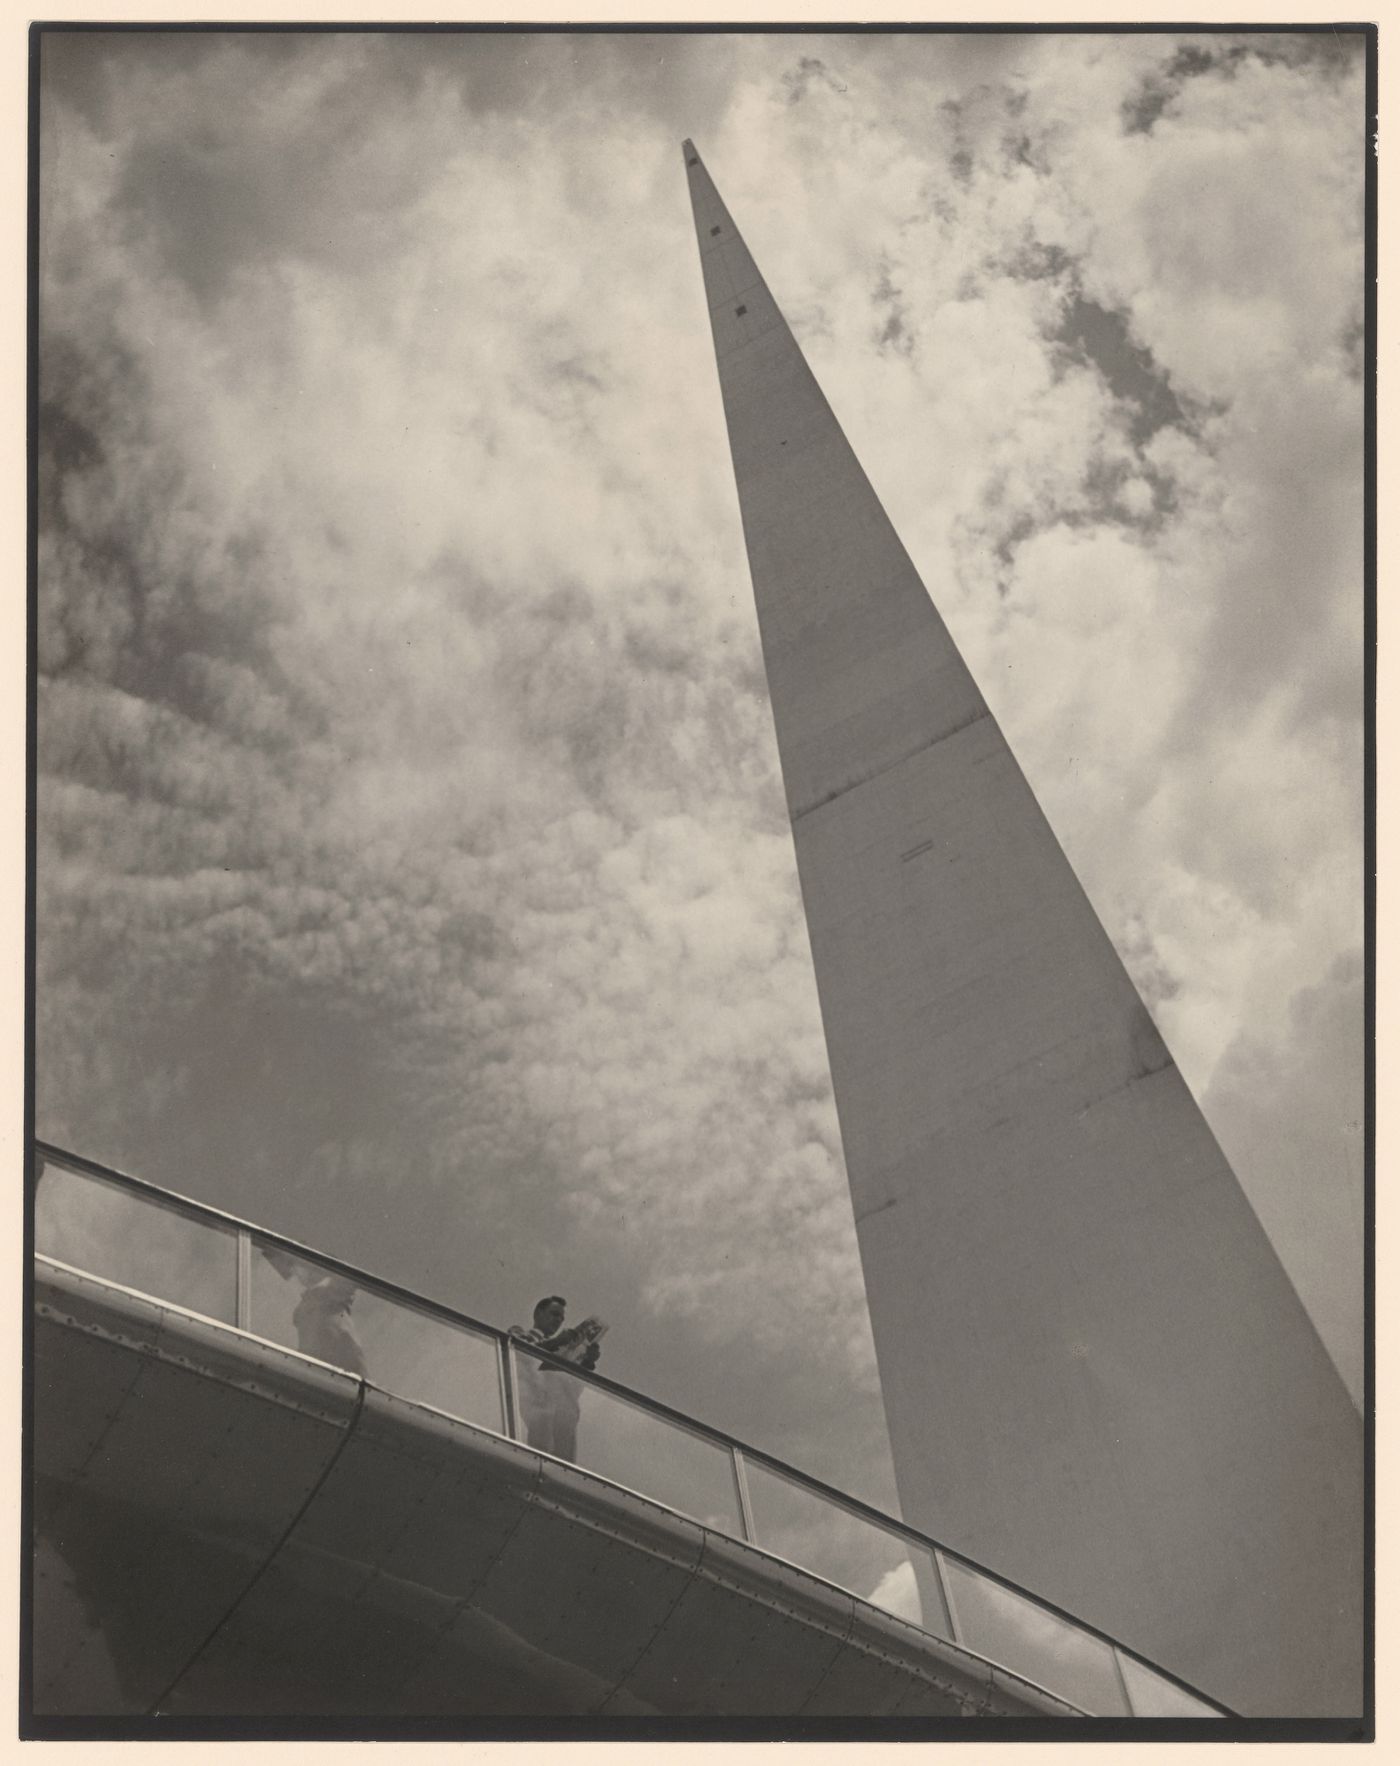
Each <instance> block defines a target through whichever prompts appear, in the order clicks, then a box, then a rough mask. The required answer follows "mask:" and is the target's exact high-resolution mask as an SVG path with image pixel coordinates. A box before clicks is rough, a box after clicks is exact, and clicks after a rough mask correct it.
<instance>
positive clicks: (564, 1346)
mask: <svg viewBox="0 0 1400 1766" xmlns="http://www.w3.org/2000/svg"><path fill="white" fill-rule="evenodd" d="M607 1328H608V1324H607V1320H606V1319H602V1318H585V1319H584V1320H583V1321H582V1322H581V1323H579V1324H576V1325H571V1326H570V1327H569V1329H568V1330H566V1331H560V1332H559V1334H558V1336H556V1337H552V1338H551V1339H550V1340H549V1342H548V1343H547V1344H545V1347H546V1348H547V1349H548V1350H549V1351H550V1353H551V1354H552V1355H557V1356H558V1357H559V1359H560V1360H561V1361H575V1362H578V1361H582V1360H583V1358H584V1356H585V1355H586V1354H587V1353H588V1350H589V1348H590V1347H591V1346H592V1345H593V1344H594V1343H596V1342H597V1341H598V1339H599V1337H601V1336H602V1335H603V1333H604V1332H605V1331H606V1330H607Z"/></svg>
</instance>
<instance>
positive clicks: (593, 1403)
mask: <svg viewBox="0 0 1400 1766" xmlns="http://www.w3.org/2000/svg"><path fill="white" fill-rule="evenodd" d="M511 1353H512V1357H513V1361H514V1371H515V1393H516V1409H517V1412H518V1423H517V1427H518V1432H519V1434H520V1438H521V1439H522V1440H524V1441H526V1442H527V1443H528V1444H529V1445H530V1446H532V1447H538V1448H542V1449H543V1450H544V1452H546V1453H552V1454H553V1455H554V1456H555V1458H556V1459H566V1460H571V1461H572V1462H573V1463H574V1464H575V1465H580V1466H582V1467H584V1469H585V1470H587V1471H590V1472H597V1473H598V1475H599V1476H600V1477H603V1478H610V1479H611V1480H612V1481H613V1482H614V1483H615V1484H625V1485H626V1486H627V1487H628V1488H629V1489H630V1490H635V1491H637V1492H638V1493H639V1494H640V1495H642V1496H649V1497H651V1498H652V1499H653V1501H656V1502H661V1503H664V1504H665V1505H666V1507H667V1508H673V1509H675V1510H676V1511H677V1512H678V1513H679V1514H683V1515H688V1516H689V1517H690V1518H691V1519H692V1520H694V1521H699V1522H700V1523H701V1524H702V1525H703V1526H706V1527H715V1528H718V1529H720V1530H721V1531H723V1532H725V1533H732V1534H734V1535H735V1536H736V1537H738V1538H742V1537H743V1527H742V1524H741V1521H740V1516H739V1498H738V1491H737V1489H736V1486H735V1482H734V1462H733V1459H732V1457H731V1455H730V1452H729V1449H728V1448H727V1447H725V1446H723V1445H721V1444H720V1443H719V1442H717V1441H711V1440H707V1439H706V1438H705V1437H704V1436H703V1435H699V1434H696V1433H694V1432H693V1431H692V1430H690V1429H687V1428H684V1427H683V1426H682V1425H681V1424H680V1423H675V1422H672V1421H671V1420H670V1418H669V1417H664V1416H659V1415H658V1414H657V1413H656V1412H655V1411H652V1410H648V1409H647V1408H646V1407H645V1406H644V1405H642V1404H636V1403H633V1402H632V1401H631V1400H630V1399H626V1398H621V1397H619V1396H618V1395H617V1394H616V1393H614V1392H609V1391H606V1390H605V1389H604V1388H603V1387H602V1386H595V1385H593V1384H591V1383H590V1382H589V1381H587V1380H579V1379H575V1378H574V1377H573V1376H572V1375H571V1374H569V1373H568V1372H567V1371H566V1370H564V1369H563V1368H557V1367H553V1366H549V1367H546V1366H545V1365H543V1364H542V1363H541V1362H540V1360H539V1358H538V1356H533V1355H530V1354H529V1353H528V1352H525V1351H522V1350H521V1348H520V1347H519V1346H518V1345H514V1346H513V1347H512V1352H511Z"/></svg>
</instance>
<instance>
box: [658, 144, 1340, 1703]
mask: <svg viewBox="0 0 1400 1766" xmlns="http://www.w3.org/2000/svg"><path fill="white" fill-rule="evenodd" d="M684 152H685V161H686V170H687V175H688V177H689V181H690V193H691V200H692V204H693V207H694V213H695V224H696V231H697V234H698V237H699V244H700V258H701V264H702V266H703V270H704V279H705V294H706V300H707V302H708V305H709V310H710V322H711V326H712V329H713V333H714V344H715V354H716V357H717V360H718V365H719V379H720V388H721V392H722V394H723V398H724V410H725V417H726V420H727V422H728V426H729V440H730V447H731V450H732V453H733V460H734V473H735V478H736V480H737V483H738V491H739V505H740V509H741V511H742V515H743V522H744V536H745V540H746V543H747V547H748V555H749V565H750V570H751V572H752V576H753V587H754V595H755V598H756V601H757V605H758V618H759V626H760V630H761V633H762V640H763V654H764V660H765V663H766V667H767V674H768V687H769V693H770V696H771V699H772V704H773V716H774V720H775V723H776V726H777V734H778V748H779V753H780V755H781V758H782V768H783V779H784V784H785V787H786V791H787V799H788V808H789V811H790V814H791V818H792V830H793V840H794V842H795V845H796V849H797V862H798V872H799V875H800V878H801V884H802V895H803V902H804V906H805V909H806V916H807V925H808V930H809V933H810V936H811V946H812V956H813V960H814V963H815V967H816V976H817V984H818V992H819V995H820V998H821V1006H822V1016H823V1020H824V1023H825V1029H826V1041H827V1049H828V1053H829V1056H830V1061H831V1072H832V1080H833V1083H834V1087H835V1093H836V1103H837V1109H838V1112H839V1115H840V1121H841V1133H842V1138H843V1141H844V1145H845V1154H846V1164H847V1168H848V1171H849V1176H850V1185H851V1197H852V1202H853V1205H854V1209H855V1216H856V1224H857V1230H858V1234H859V1239H860V1250H861V1259H862V1263H863V1266H864V1272H865V1284H866V1290H867V1294H868V1296H869V1303H870V1311H871V1317H872V1320H873V1325H874V1333H875V1344H876V1350H877V1353H878V1358H879V1366H880V1378H881V1383H882V1386H883V1390H884V1400H885V1411H886V1416H887V1419H888V1423H889V1431H890V1439H891V1444H892V1448H893V1454H894V1464H895V1472H896V1476H897V1479H898V1485H899V1494H900V1502H901V1504H902V1507H903V1510H904V1514H905V1518H906V1519H907V1520H908V1521H909V1522H911V1523H912V1524H913V1525H914V1526H917V1527H919V1528H921V1529H922V1530H924V1531H925V1532H928V1533H931V1534H933V1535H934V1536H935V1537H937V1538H940V1539H942V1540H943V1541H945V1542H946V1543H947V1544H949V1545H950V1546H953V1547H955V1548H960V1549H962V1550H963V1551H966V1552H967V1553H968V1554H970V1555H971V1556H973V1557H975V1558H977V1559H979V1560H980V1561H982V1562H984V1563H986V1564H988V1565H990V1566H991V1567H992V1568H994V1569H998V1570H1000V1571H1001V1572H1002V1573H1003V1574H1005V1575H1007V1576H1009V1577H1012V1578H1013V1579H1015V1580H1016V1581H1018V1582H1021V1583H1022V1584H1024V1585H1025V1586H1027V1587H1029V1588H1031V1589H1032V1590H1034V1591H1035V1592H1036V1593H1038V1594H1041V1595H1044V1596H1045V1597H1047V1598H1048V1599H1050V1600H1052V1601H1055V1602H1057V1603H1058V1604H1060V1605H1061V1606H1063V1607H1065V1608H1067V1609H1069V1610H1070V1611H1071V1612H1073V1613H1076V1614H1078V1615H1079V1616H1081V1617H1082V1618H1084V1619H1086V1620H1087V1621H1089V1622H1090V1623H1091V1624H1094V1625H1097V1626H1099V1627H1101V1628H1102V1629H1103V1630H1105V1631H1108V1632H1110V1633H1112V1634H1113V1635H1115V1636H1117V1637H1118V1638H1120V1639H1121V1641H1123V1642H1124V1643H1125V1644H1127V1645H1129V1646H1130V1647H1132V1648H1133V1649H1136V1650H1138V1651H1140V1652H1142V1653H1143V1654H1144V1655H1146V1656H1148V1657H1150V1658H1152V1659H1154V1660H1156V1661H1158V1662H1160V1663H1161V1664H1162V1665H1163V1666H1164V1667H1166V1668H1168V1669H1170V1670H1172V1671H1173V1672H1175V1673H1176V1674H1178V1675H1180V1676H1182V1677H1183V1678H1184V1679H1186V1680H1189V1681H1191V1682H1193V1683H1194V1684H1196V1685H1198V1686H1200V1687H1201V1688H1202V1689H1203V1690H1205V1691H1207V1692H1209V1693H1211V1694H1213V1695H1214V1696H1215V1697H1217V1698H1219V1699H1221V1700H1222V1701H1223V1702H1225V1703H1226V1704H1229V1705H1231V1706H1233V1708H1235V1709H1236V1710H1239V1711H1241V1712H1243V1713H1245V1714H1247V1715H1300V1716H1325V1715H1353V1714H1356V1713H1357V1712H1359V1711H1360V1709H1361V1703H1362V1696H1361V1612H1362V1432H1361V1422H1360V1418H1359V1417H1358V1415H1357V1412H1356V1410H1355V1408H1354V1406H1353V1405H1352V1403H1351V1401H1350V1399H1349V1397H1348V1395H1347V1393H1346V1390H1345V1388H1344V1387H1343V1385H1342V1382H1341V1379H1340V1377H1339V1376H1338V1374H1337V1372H1336V1370H1335V1368H1334V1367H1333V1365H1332V1363H1331V1361H1330V1360H1329V1358H1328V1356H1327V1354H1326V1352H1325V1350H1324V1349H1323V1347H1322V1344H1321V1342H1320V1340H1319V1338H1318V1336H1317V1333H1316V1331H1315V1330H1314V1328H1313V1326H1312V1323H1311V1321H1310V1320H1309V1318H1308V1316H1307V1314H1306V1313H1305V1311H1304V1310H1303V1307H1302V1305H1301V1303H1300V1302H1299V1300H1298V1298H1297V1295H1296V1294H1295V1292H1294V1290H1293V1287H1292V1285H1291V1284H1290V1282H1289V1280H1288V1278H1287V1276H1286V1275H1285V1273H1284V1271H1283V1269H1282V1267H1281V1266H1280V1264H1279V1262H1278V1259H1277V1257H1276V1256H1275V1254H1274V1251H1273V1249H1272V1247H1271V1246H1270V1244H1269V1241H1268V1239H1267V1238H1266V1237H1265V1235H1264V1233H1263V1230H1262V1229H1261V1227H1260V1225H1259V1222H1258V1220H1257V1219H1256V1217H1255V1215H1254V1213H1253V1211H1252V1210H1251V1208H1250V1206H1249V1204H1248V1202H1247V1201H1246V1199H1245V1197H1244V1194H1243V1192H1242V1191H1241V1189H1240V1186H1239V1184H1238V1182H1237V1181H1236V1179H1235V1176H1234V1174H1233V1172H1232V1171H1231V1170H1230V1167H1229V1165H1228V1164H1227V1163H1226V1161H1225V1158H1224V1156H1223V1154H1222V1153H1221V1151H1220V1149H1219V1147H1218V1146H1217V1144H1216V1141H1215V1138H1214V1136H1213V1135H1212V1134H1211V1131H1210V1129H1209V1127H1208V1126H1207V1124H1206V1122H1205V1119H1204V1118H1203V1117H1202V1115H1201V1113H1200V1111H1199V1110H1198V1108H1197V1107H1196V1104H1195V1102H1194V1101H1193V1099H1192V1097H1191V1095H1190V1093H1189V1092H1188V1091H1187V1089H1186V1086H1185V1084H1184V1083H1183V1081H1182V1079H1181V1076H1180V1074H1179V1073H1178V1072H1177V1069H1176V1066H1175V1064H1174V1063H1173V1061H1172V1058H1171V1055H1170V1054H1169V1052H1168V1051H1167V1049H1166V1047H1165V1045H1164V1044H1163V1042H1162V1039H1161V1037H1160V1036H1159V1035H1158V1033H1157V1030H1156V1028H1155V1026H1154V1025H1153V1023H1152V1020H1151V1018H1150V1016H1149V1015H1148V1013H1147V1010H1146V1008H1145V1007H1144V1006H1143V1004H1142V1001H1141V1000H1140V999H1139V997H1138V995H1137V992H1136V990H1135V988H1134V987H1133V984H1132V982H1131V981H1130V979H1129V977H1128V975H1127V972H1126V970H1125V969H1124V967H1123V965H1122V963H1121V961H1120V960H1119V958H1118V955H1117V953H1116V952H1115V950H1114V948H1113V946H1112V944H1111V943H1110V941H1109V939H1108V937H1107V935H1106V934H1105V932H1104V930H1103V927H1102V926H1101V925H1100V923H1099V920H1098V917H1097V915H1096V914H1095V912H1094V910H1093V908H1092V906H1091V905H1090V903H1089V901H1088V899H1087V898H1086V896H1085V894H1084V892H1083V890H1082V888H1081V887H1080V885H1079V882H1078V880H1077V879H1076V877H1075V876H1074V873H1073V871H1072V870H1071V869H1070V866H1069V863H1068V861H1067V860H1066V858H1065V856H1064V854H1063V852H1062V851H1061V849H1060V846H1059V844H1058V842H1057V841H1056V839H1055V836H1054V834H1053V833H1052V832H1051V829H1050V826H1049V824H1048V823H1047V822H1046V820H1045V817H1044V816H1043V814H1042V813H1041V811H1040V808H1039V805H1038V804H1037V803H1036V801H1035V798H1034V797H1033V796H1032V795H1031V792H1030V789H1029V787H1028V786H1027V784H1026V781H1025V778H1024V777H1023V775H1022V773H1021V770H1020V768H1019V767H1018V766H1017V764H1016V761H1015V759H1014V757H1013V756H1012V754H1011V751H1010V749H1009V748H1008V747H1007V744H1006V741H1005V738H1004V737H1003V736H1002V733H1001V731H1000V729H999V728H998V726H997V724H996V721H995V719H994V718H993V717H992V716H991V715H990V713H989V712H988V710H987V706H986V703H985V701H984V700H983V698H982V695H981V693H980V692H979V691H978V688H977V685H976V683H975V682H974V681H973V679H972V677H971V675H970V674H969V672H968V670H967V667H966V666H965V664H964V663H963V660H962V658H961V656H960V655H959V654H958V652H957V649H956V648H955V646H954V644H953V642H952V639H951V638H950V637H949V635H948V632H947V630H946V628H945V627H944V625H943V622H942V620H941V619H940V618H939V615H938V613H937V612H936V611H935V609H934V606H933V604H932V602H931V601H930V599H929V596H928V593H927V592H926V590H925V588H924V586H923V584H922V582H921V581H920V580H919V576H918V574H917V572H916V571H915V569H914V566H913V564H912V563H911V562H910V560H909V557H908V554H907V553H906V552H905V550H904V547H903V546H902V545H901V544H900V541H899V538H898V536H897V535H896V534H895V532H894V529H893V528H892V527H891V525H890V522H889V520H888V519H887V517H886V515H885V513H884V510H883V509H882V508H881V506H880V503H879V501H878V499H877V498H876V496H875V493H874V491H873V490H872V489H871V487H870V484H869V482H868V480H867V479H866V477H865V474H864V472H863V471H862V470H861V467H860V464H859V462H858V461H857V460H856V458H855V455H854V454H853V453H852V451H851V449H850V446H849V444H848V443H847V441H846V438H845V437H844V435H843V434H842V433H841V429H840V427H839V425H838V424H837V422H836V419H835V417H834V416H833V415H832V412H831V409H830V407H829V406H828V404H827V402H826V400H825V398H824V397H823V395H822V392H821V389H820V388H819V387H818V385H817V383H816V380H815V379H814V378H813V376H812V373H811V370H810V369H809V368H808V366H807V364H806V362H805V360H804V359H803V356H802V353H801V351H800V349H799V348H798V346H797V343H796V341H795V340H794V338H793V336H792V333H791V332H790V330H789V329H788V326H787V324H786V322H785V320H784V319H783V316H782V314H781V313H780V312H779V311H778V308H777V306H776V304H775V303H774V300H773V297H772V295H771V294H770V293H769V292H768V289H767V286H766V285H765V283H764V281H763V278H762V277H761V276H760V275H759V273H758V270H757V268H756V266H755V264H754V261H753V258H752V257H751V256H750V255H749V252H748V250H747V248H746V247H745V245H744V242H743V240H742V239H741V238H740V237H739V234H738V231H737V229H736V228H735V226H734V223H733V221H732V220H731V219H730V216H729V213H728V211H727V210H726V208H725V206H724V204H723V202H722V201H721V200H720V198H719V195H718V193H717V192H716V190H715V187H714V184H713V183H712V182H711V180H710V177H709V175H708V173H707V172H706V170H705V168H704V166H703V164H702V163H701V161H700V158H699V155H698V154H697V153H696V151H695V149H694V147H693V146H692V144H691V143H690V142H686V143H685V147H684Z"/></svg>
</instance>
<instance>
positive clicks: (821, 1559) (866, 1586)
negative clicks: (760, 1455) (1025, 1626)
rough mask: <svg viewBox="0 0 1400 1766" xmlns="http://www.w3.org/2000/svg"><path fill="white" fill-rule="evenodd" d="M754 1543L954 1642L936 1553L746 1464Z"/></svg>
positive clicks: (792, 1482) (802, 1487)
mask: <svg viewBox="0 0 1400 1766" xmlns="http://www.w3.org/2000/svg"><path fill="white" fill-rule="evenodd" d="M745 1475H746V1479H747V1482H748V1492H749V1506H750V1508H751V1510H752V1512H753V1523H754V1543H755V1544H757V1545H760V1546H762V1547H763V1549H764V1550H765V1551H771V1552H772V1553H773V1554H774V1555H775V1556H776V1557H781V1558H786V1559H787V1560H788V1562H789V1563H793V1564H799V1565H800V1566H801V1567H802V1568H803V1569H804V1570H811V1571H813V1572H814V1573H815V1574H816V1575H818V1576H823V1577H825V1579H826V1580H827V1581H828V1582H835V1583H836V1584H837V1585H838V1586H839V1587H841V1588H848V1589H850V1591H851V1593H852V1594H858V1595H860V1597H861V1598H862V1599H863V1600H868V1601H869V1602H870V1603H871V1604H872V1605H873V1606H877V1607H882V1608H883V1609H884V1610H885V1611H886V1612H889V1613H894V1614H895V1615H896V1616H897V1617H899V1618H901V1619H907V1620H909V1622H910V1623H911V1624H914V1625H919V1626H921V1627H922V1628H923V1629H924V1630H925V1631H929V1632H932V1633H933V1635H934V1636H935V1637H948V1638H950V1637H951V1636H952V1629H951V1627H950V1625H949V1623H948V1613H947V1608H946V1607H945V1605H944V1602H943V1595H942V1590H941V1587H940V1585H939V1580H938V1570H937V1566H936V1564H935V1562H934V1557H933V1553H932V1551H931V1550H929V1549H928V1548H927V1547H925V1546H920V1545H916V1544H914V1543H913V1542H912V1541H910V1540H907V1539H905V1538H904V1536H903V1535H902V1534H900V1533H897V1532H895V1531H894V1530H893V1529H892V1528H885V1527H882V1526H880V1525H879V1524H878V1523H877V1522H875V1521H871V1520H867V1519H866V1518H865V1517H864V1516H863V1515H858V1514H855V1513H854V1512H853V1511H852V1510H850V1509H848V1508H845V1507H843V1506H842V1505H841V1504H840V1503H837V1502H835V1501H833V1500H832V1499H831V1498H830V1497H828V1496H826V1495H824V1494H823V1493H822V1492H821V1491H818V1490H813V1489H812V1488H811V1487H810V1486H808V1485H806V1484H803V1483H801V1482H799V1481H798V1480H797V1479H796V1478H790V1477H787V1476H785V1475H784V1474H782V1473H781V1472H778V1471H775V1470H774V1469H773V1468H771V1467H769V1466H766V1465H764V1464H762V1463H761V1462H760V1461H758V1460H755V1459H752V1458H749V1459H746V1460H745Z"/></svg>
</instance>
